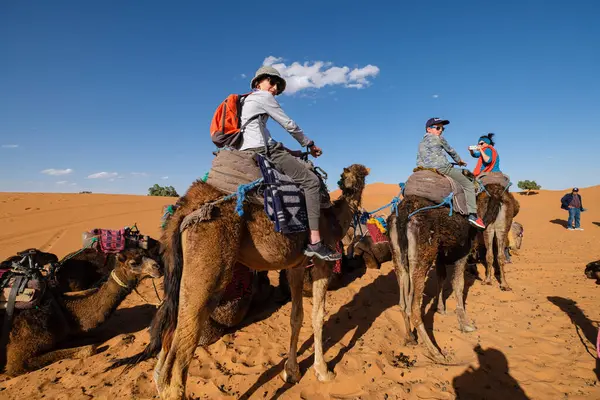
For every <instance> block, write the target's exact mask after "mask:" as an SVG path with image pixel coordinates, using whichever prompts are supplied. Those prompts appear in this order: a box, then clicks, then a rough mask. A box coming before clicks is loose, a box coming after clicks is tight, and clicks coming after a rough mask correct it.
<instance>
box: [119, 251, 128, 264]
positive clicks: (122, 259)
mask: <svg viewBox="0 0 600 400" xmlns="http://www.w3.org/2000/svg"><path fill="white" fill-rule="evenodd" d="M117 260H119V262H125V260H127V257H125V254H123V253H118V254H117Z"/></svg>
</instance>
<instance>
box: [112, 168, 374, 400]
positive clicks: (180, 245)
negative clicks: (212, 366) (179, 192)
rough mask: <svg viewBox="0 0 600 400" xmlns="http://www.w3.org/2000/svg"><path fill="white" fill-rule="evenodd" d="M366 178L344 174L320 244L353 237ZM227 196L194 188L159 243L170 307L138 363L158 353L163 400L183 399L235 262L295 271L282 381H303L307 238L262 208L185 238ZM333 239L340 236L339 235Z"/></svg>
mask: <svg viewBox="0 0 600 400" xmlns="http://www.w3.org/2000/svg"><path fill="white" fill-rule="evenodd" d="M368 173H369V170H368V169H367V168H366V167H364V166H362V165H358V164H355V165H352V166H350V167H348V168H344V172H343V173H342V174H341V179H340V181H339V186H340V189H341V190H342V195H341V197H340V198H339V199H337V200H336V201H335V202H334V203H333V205H332V207H330V208H329V209H324V210H322V212H321V219H320V220H321V226H320V230H321V237H322V238H323V240H324V241H325V243H326V244H328V245H329V246H335V243H336V242H337V241H338V240H340V239H341V235H342V232H346V231H347V230H348V227H349V226H350V224H351V222H352V215H353V214H354V213H355V212H356V210H357V209H358V207H359V206H360V202H361V197H362V192H363V189H364V185H365V177H366V176H367V175H368ZM222 196H223V194H222V193H221V192H219V191H218V190H217V189H215V188H214V187H212V186H210V185H208V184H206V183H204V182H202V181H196V182H195V183H194V184H192V186H191V187H190V188H189V189H188V191H187V193H186V194H185V196H184V197H183V198H182V199H181V200H180V203H181V206H180V207H179V208H178V209H177V211H176V212H175V214H174V215H173V217H172V218H171V219H170V221H169V222H168V224H167V226H166V229H165V231H164V234H163V240H161V242H162V243H163V246H164V252H163V261H164V262H165V284H164V285H165V300H164V302H163V304H162V306H161V307H160V308H159V310H158V312H157V314H156V316H155V318H154V320H153V322H152V326H151V328H150V329H151V341H150V344H149V345H148V346H147V347H146V349H145V350H144V352H142V353H141V354H139V355H138V358H137V359H136V361H141V360H144V359H147V358H149V357H152V356H154V355H155V354H156V353H157V352H158V350H159V349H160V354H159V355H158V362H157V364H156V367H155V370H154V380H155V382H156V386H157V389H158V392H159V394H160V396H161V397H162V398H163V399H183V398H184V396H185V382H186V378H187V371H188V367H189V364H190V362H191V360H192V357H193V355H194V351H195V349H196V347H197V345H198V341H199V338H200V332H201V328H202V326H203V325H204V324H205V322H206V319H207V318H208V316H209V314H210V312H211V311H212V310H213V309H214V307H215V306H216V305H217V304H218V302H219V298H220V295H221V292H222V291H223V289H224V288H225V287H226V286H227V284H228V283H229V280H230V279H231V275H232V268H233V266H234V265H235V263H236V262H241V263H242V264H244V265H246V266H248V267H250V268H252V269H254V270H259V271H267V270H281V269H289V270H290V273H289V278H290V288H291V292H292V312H291V318H290V320H291V327H292V334H291V339H290V349H289V354H288V359H287V361H286V363H285V367H284V371H283V374H282V378H283V379H284V380H286V381H289V382H298V381H299V380H300V377H301V375H300V368H299V366H298V361H297V359H296V353H297V348H298V336H299V334H300V328H301V326H302V320H303V315H304V313H303V309H302V280H303V275H304V269H305V265H306V264H307V261H308V260H307V257H306V256H305V255H304V252H303V250H304V248H305V246H306V243H307V240H308V236H307V234H306V233H305V232H302V233H297V234H291V235H283V234H281V233H277V232H275V231H274V229H273V223H272V222H271V221H270V220H269V219H268V217H267V215H266V214H265V212H264V209H263V207H262V206H260V205H253V204H245V214H244V216H242V217H240V216H238V214H237V213H236V212H235V204H234V202H233V201H229V202H224V203H221V204H220V205H218V208H217V209H216V210H214V209H213V215H212V219H210V220H208V221H204V222H200V223H197V224H194V225H191V226H189V227H188V229H187V230H184V231H183V232H181V231H180V225H181V223H182V221H183V219H184V217H185V216H187V215H189V214H190V213H192V212H193V211H195V210H198V209H199V208H200V206H202V205H203V204H205V203H208V202H212V201H215V200H217V199H219V198H221V197H222ZM333 220H335V221H333ZM334 223H335V224H339V226H334V225H335V224H334ZM340 228H341V229H340ZM334 232H336V233H337V232H340V233H339V234H338V235H335V234H334ZM314 262H315V266H314V268H313V275H312V276H313V279H314V283H313V293H314V295H313V330H314V342H315V362H314V370H315V373H316V375H317V378H318V379H319V380H320V381H327V380H330V379H332V378H333V377H334V375H333V373H331V372H330V371H328V369H327V365H326V363H325V360H324V359H323V342H322V330H323V318H324V313H325V295H326V290H327V280H328V276H329V275H330V273H331V268H332V267H331V265H329V264H328V263H325V262H321V261H320V260H314ZM117 363H118V361H117Z"/></svg>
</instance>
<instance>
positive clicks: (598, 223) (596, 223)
mask: <svg viewBox="0 0 600 400" xmlns="http://www.w3.org/2000/svg"><path fill="white" fill-rule="evenodd" d="M592 224H594V225H596V226H600V222H592Z"/></svg>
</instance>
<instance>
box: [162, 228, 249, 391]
mask: <svg viewBox="0 0 600 400" xmlns="http://www.w3.org/2000/svg"><path fill="white" fill-rule="evenodd" d="M209 224H210V225H209ZM202 227H203V229H196V230H195V231H192V232H191V233H188V234H187V235H186V234H184V235H182V238H181V240H182V244H183V270H182V276H181V283H180V293H179V309H178V313H177V326H176V328H175V331H174V333H173V339H172V342H171V345H170V347H169V349H168V352H167V353H166V354H161V355H160V357H159V363H158V364H157V367H158V366H160V367H161V368H160V369H159V370H155V373H154V376H155V379H156V387H157V389H158V391H159V394H160V396H161V398H162V399H165V400H181V399H183V398H184V397H185V385H186V380H187V373H188V367H189V365H190V362H191V360H192V357H193V355H194V351H195V350H196V347H197V345H198V341H199V339H200V334H201V328H202V327H203V326H204V324H205V323H206V320H207V318H209V316H210V313H211V312H212V310H213V309H214V308H215V307H216V305H217V304H218V302H219V299H220V292H221V291H222V289H224V288H225V286H226V284H227V278H226V276H227V275H229V276H230V275H231V271H232V269H233V266H234V264H235V257H236V251H235V249H236V248H237V247H238V246H237V243H235V241H236V240H235V239H238V236H239V235H232V234H231V232H228V231H226V230H225V229H222V227H220V226H218V225H217V224H216V223H213V224H211V223H207V224H206V225H202ZM210 228H213V229H210ZM188 232H189V231H188ZM205 237H212V238H214V240H215V241H216V243H219V247H216V248H213V249H212V250H214V251H210V249H209V248H208V247H206V246H202V238H205ZM186 242H187V243H189V244H190V245H189V247H190V249H189V251H186V247H187V246H186ZM192 247H193V250H195V251H193V252H192ZM221 248H228V249H230V250H231V251H230V253H229V256H228V257H227V258H225V257H224V256H223V253H222V252H221V251H220V249H221ZM198 249H200V250H198ZM199 277H201V278H199ZM163 351H164V350H163ZM161 353H162V352H161Z"/></svg>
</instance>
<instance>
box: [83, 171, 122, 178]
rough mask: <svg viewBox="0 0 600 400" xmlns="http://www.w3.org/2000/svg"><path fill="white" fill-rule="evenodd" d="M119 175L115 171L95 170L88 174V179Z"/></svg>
mask: <svg viewBox="0 0 600 400" xmlns="http://www.w3.org/2000/svg"><path fill="white" fill-rule="evenodd" d="M117 175H119V174H118V173H116V172H96V173H95V174H91V175H88V179H107V178H114V177H115V176H117Z"/></svg>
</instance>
